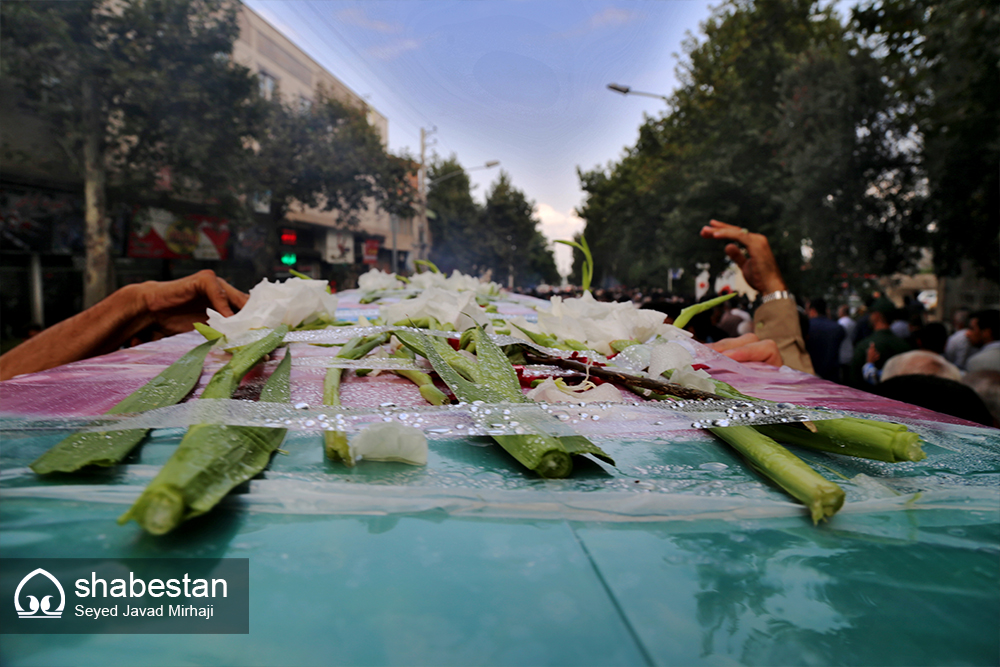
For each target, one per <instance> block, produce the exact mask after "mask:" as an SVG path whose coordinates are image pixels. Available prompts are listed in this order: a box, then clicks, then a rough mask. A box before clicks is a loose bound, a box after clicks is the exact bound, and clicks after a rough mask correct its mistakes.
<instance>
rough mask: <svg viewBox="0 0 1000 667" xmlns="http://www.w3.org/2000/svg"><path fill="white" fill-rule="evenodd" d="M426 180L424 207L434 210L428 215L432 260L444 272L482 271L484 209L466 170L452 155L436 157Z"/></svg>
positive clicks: (484, 261)
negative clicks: (426, 188) (446, 157)
mask: <svg viewBox="0 0 1000 667" xmlns="http://www.w3.org/2000/svg"><path fill="white" fill-rule="evenodd" d="M427 180H428V192H427V208H428V209H429V210H430V211H432V212H433V216H431V215H428V222H429V224H430V229H431V236H432V238H433V239H434V247H433V249H432V250H431V255H430V258H431V261H433V262H434V264H436V265H437V267H438V268H439V269H441V271H443V272H445V273H451V272H452V271H454V270H455V269H458V270H459V271H462V272H463V273H468V274H470V275H476V274H478V273H480V272H481V271H484V270H485V269H486V268H487V266H486V265H487V263H488V261H489V258H490V256H489V253H488V252H485V250H486V249H485V248H484V247H483V245H482V239H481V237H480V234H479V229H480V221H481V218H482V215H483V211H482V207H481V206H480V205H479V204H477V203H476V201H475V200H474V199H473V198H472V192H471V188H470V182H469V176H468V174H467V173H466V172H465V170H464V169H463V168H462V165H460V164H459V162H458V159H457V158H456V157H455V156H454V155H452V156H451V157H450V158H448V159H447V160H441V159H438V158H435V159H434V160H433V161H432V162H431V164H430V167H429V169H428V170H427ZM435 181H437V182H436V183H435Z"/></svg>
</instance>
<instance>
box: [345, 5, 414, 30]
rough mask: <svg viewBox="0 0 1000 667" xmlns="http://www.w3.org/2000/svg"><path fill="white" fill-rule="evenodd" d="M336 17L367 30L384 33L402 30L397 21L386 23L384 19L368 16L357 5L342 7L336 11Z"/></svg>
mask: <svg viewBox="0 0 1000 667" xmlns="http://www.w3.org/2000/svg"><path fill="white" fill-rule="evenodd" d="M337 18H338V19H340V20H341V21H343V22H344V23H348V24H350V25H356V26H358V27H359V28H367V29H369V30H374V31H375V32H381V33H386V34H393V33H399V32H403V26H402V25H400V24H398V23H387V22H385V21H378V20H376V19H373V18H369V17H368V15H367V14H365V12H364V11H363V10H361V9H358V8H357V7H351V8H350V9H342V10H341V11H339V12H337Z"/></svg>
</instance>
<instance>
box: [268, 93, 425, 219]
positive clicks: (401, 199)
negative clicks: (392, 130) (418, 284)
mask: <svg viewBox="0 0 1000 667" xmlns="http://www.w3.org/2000/svg"><path fill="white" fill-rule="evenodd" d="M317 98H318V99H317V100H316V102H315V103H313V104H312V105H310V106H309V107H308V108H303V107H302V106H301V105H300V104H296V103H289V102H286V101H283V100H282V99H281V96H280V95H278V94H275V95H274V97H273V99H272V100H271V101H269V102H268V103H267V120H266V127H265V129H264V130H263V131H262V132H261V133H259V135H258V137H257V141H258V147H257V150H256V155H255V157H254V159H253V169H252V175H253V182H254V183H255V184H256V187H257V188H258V189H259V190H261V191H264V192H268V193H269V194H270V208H271V216H272V218H273V220H274V221H275V223H280V221H281V220H282V219H284V217H285V214H286V213H288V211H289V210H290V209H291V208H293V207H296V206H307V207H311V208H318V209H321V210H324V211H337V212H338V214H339V221H340V222H341V223H342V224H343V226H344V227H345V228H352V227H355V226H356V225H357V223H358V214H359V213H361V212H362V211H364V210H366V209H369V208H376V207H377V208H381V209H382V210H385V211H387V212H389V213H392V214H396V215H401V216H404V217H411V216H413V215H414V214H415V213H416V210H415V208H414V203H415V199H416V188H415V181H414V179H415V176H416V170H417V165H416V163H414V162H413V160H411V159H409V158H407V157H405V156H404V157H397V156H394V155H391V154H389V153H388V152H386V150H385V147H384V146H383V145H382V141H381V137H380V136H379V134H378V132H377V131H376V129H375V128H374V127H372V125H371V124H369V123H368V120H367V116H366V110H365V109H364V108H360V107H354V106H350V105H348V104H344V103H342V102H340V101H339V100H336V99H334V98H332V97H330V96H328V95H326V94H325V92H324V91H323V90H319V91H317Z"/></svg>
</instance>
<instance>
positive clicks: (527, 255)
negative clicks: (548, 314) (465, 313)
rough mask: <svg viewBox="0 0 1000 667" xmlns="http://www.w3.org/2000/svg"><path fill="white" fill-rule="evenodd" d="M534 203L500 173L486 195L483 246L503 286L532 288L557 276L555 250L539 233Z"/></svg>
mask: <svg viewBox="0 0 1000 667" xmlns="http://www.w3.org/2000/svg"><path fill="white" fill-rule="evenodd" d="M533 211H534V204H533V203H532V202H530V201H528V199H527V198H526V197H525V196H524V192H522V191H521V190H519V189H518V188H515V187H514V186H513V184H512V183H511V181H510V176H509V175H508V174H507V172H505V171H501V172H500V175H499V176H498V177H497V180H496V181H494V183H493V185H492V186H491V188H490V191H489V193H487V195H486V209H485V211H484V213H483V224H482V227H481V232H482V233H481V235H480V237H481V238H482V241H480V244H481V247H482V248H483V249H484V250H485V251H486V252H488V253H489V258H490V265H491V266H492V267H493V269H494V270H493V277H494V279H495V280H497V282H500V283H501V284H503V283H506V284H508V285H515V284H517V285H533V284H538V282H541V281H542V280H545V281H546V282H551V281H552V280H553V276H558V271H556V266H555V259H554V258H553V255H552V251H551V250H550V249H549V248H548V247H547V245H546V242H545V238H544V236H542V233H541V232H540V231H539V230H538V227H537V224H538V223H537V221H536V220H535V218H534V215H533Z"/></svg>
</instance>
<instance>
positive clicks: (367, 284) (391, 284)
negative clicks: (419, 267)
mask: <svg viewBox="0 0 1000 667" xmlns="http://www.w3.org/2000/svg"><path fill="white" fill-rule="evenodd" d="M402 286H403V281H401V280H399V279H398V278H397V277H396V274H395V273H384V272H382V271H379V270H378V269H371V270H370V271H369V272H368V273H366V274H364V275H362V276H360V277H359V278H358V287H359V288H361V290H362V291H365V292H374V291H376V290H384V289H399V288H401V287H402Z"/></svg>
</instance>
